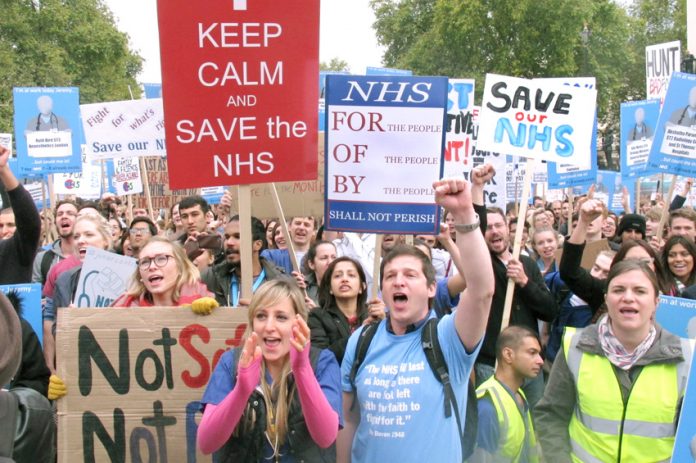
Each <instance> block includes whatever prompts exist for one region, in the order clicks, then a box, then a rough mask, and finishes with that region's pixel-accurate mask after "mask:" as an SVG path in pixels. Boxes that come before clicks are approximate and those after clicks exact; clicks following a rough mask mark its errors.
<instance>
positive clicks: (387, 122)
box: [325, 75, 448, 234]
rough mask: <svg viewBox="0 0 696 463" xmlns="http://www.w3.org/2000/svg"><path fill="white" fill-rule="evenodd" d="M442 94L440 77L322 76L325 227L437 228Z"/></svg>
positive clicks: (445, 85) (444, 81)
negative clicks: (434, 184)
mask: <svg viewBox="0 0 696 463" xmlns="http://www.w3.org/2000/svg"><path fill="white" fill-rule="evenodd" d="M447 95H448V80H447V78H445V77H409V76H403V77H393V76H383V77H379V78H375V77H374V76H372V77H366V76H340V75H330V76H328V77H327V92H326V103H327V105H326V128H327V130H326V137H325V153H326V154H325V155H326V162H325V178H326V188H325V194H326V201H325V217H326V228H327V229H328V230H344V231H355V232H377V233H387V232H388V233H413V234H418V233H423V234H425V233H430V234H436V233H437V232H438V230H439V221H440V218H439V216H440V208H439V207H438V206H437V205H436V204H435V201H434V199H435V198H434V191H433V189H432V182H433V181H435V180H437V179H438V178H441V176H442V171H443V167H444V165H443V164H444V143H445V131H444V126H445V121H446V112H445V107H446V104H447ZM347 155H348V156H352V157H353V160H352V161H351V162H348V158H347V157H346V156H347Z"/></svg>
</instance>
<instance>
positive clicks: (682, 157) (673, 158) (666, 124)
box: [648, 72, 696, 177]
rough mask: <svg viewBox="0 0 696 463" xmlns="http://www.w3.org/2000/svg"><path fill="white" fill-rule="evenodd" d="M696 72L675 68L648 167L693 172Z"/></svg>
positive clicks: (683, 173)
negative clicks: (695, 73) (677, 70)
mask: <svg viewBox="0 0 696 463" xmlns="http://www.w3.org/2000/svg"><path fill="white" fill-rule="evenodd" d="M695 153H696V75H694V74H685V73H682V72H675V73H674V74H672V77H671V79H670V83H669V88H668V89H667V96H666V97H665V104H664V105H663V106H662V112H661V113H660V120H659V122H658V123H657V132H656V133H655V140H654V141H653V144H652V147H651V148H650V157H649V158H648V169H654V171H656V172H665V173H671V174H676V175H681V176H684V177H694V176H696V156H695Z"/></svg>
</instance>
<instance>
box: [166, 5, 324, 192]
mask: <svg viewBox="0 0 696 463" xmlns="http://www.w3.org/2000/svg"><path fill="white" fill-rule="evenodd" d="M157 10H158V18H159V33H160V52H161V56H162V95H163V98H164V120H165V129H166V133H167V137H166V146H167V163H168V165H169V183H170V185H171V187H172V188H177V189H178V188H197V187H202V186H224V185H240V184H242V185H243V184H251V183H265V182H280V181H292V180H312V179H315V178H316V176H317V155H316V153H317V135H316V134H317V101H318V97H319V95H318V86H317V78H318V77H317V76H318V75H319V0H282V1H277V0H197V1H191V0H159V1H158V2H157Z"/></svg>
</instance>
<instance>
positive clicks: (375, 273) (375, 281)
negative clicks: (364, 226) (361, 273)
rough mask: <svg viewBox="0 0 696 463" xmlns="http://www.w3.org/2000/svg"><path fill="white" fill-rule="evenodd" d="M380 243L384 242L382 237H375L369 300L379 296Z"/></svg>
mask: <svg viewBox="0 0 696 463" xmlns="http://www.w3.org/2000/svg"><path fill="white" fill-rule="evenodd" d="M382 241H384V235H377V236H376V237H375V260H374V262H373V267H372V290H371V291H370V299H376V298H377V295H378V294H379V283H380V281H381V278H380V275H379V269H380V266H381V265H382Z"/></svg>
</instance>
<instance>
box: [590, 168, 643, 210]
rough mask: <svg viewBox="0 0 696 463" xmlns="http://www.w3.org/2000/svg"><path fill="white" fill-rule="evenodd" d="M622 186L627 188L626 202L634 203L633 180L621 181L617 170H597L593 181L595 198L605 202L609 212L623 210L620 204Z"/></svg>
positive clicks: (634, 188) (634, 186)
mask: <svg viewBox="0 0 696 463" xmlns="http://www.w3.org/2000/svg"><path fill="white" fill-rule="evenodd" d="M624 187H626V189H627V190H628V197H629V198H628V201H629V202H628V204H630V205H633V204H635V203H636V201H635V198H636V191H635V190H636V184H635V182H630V181H629V182H623V181H622V176H621V174H620V173H619V172H614V171H611V170H600V171H598V172H597V181H596V182H595V199H599V200H600V201H602V202H603V203H604V204H606V205H607V207H608V208H609V210H610V211H611V212H613V213H615V214H617V215H621V214H623V213H624V212H625V211H624V206H623V204H622V200H623V189H624Z"/></svg>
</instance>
